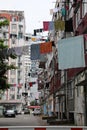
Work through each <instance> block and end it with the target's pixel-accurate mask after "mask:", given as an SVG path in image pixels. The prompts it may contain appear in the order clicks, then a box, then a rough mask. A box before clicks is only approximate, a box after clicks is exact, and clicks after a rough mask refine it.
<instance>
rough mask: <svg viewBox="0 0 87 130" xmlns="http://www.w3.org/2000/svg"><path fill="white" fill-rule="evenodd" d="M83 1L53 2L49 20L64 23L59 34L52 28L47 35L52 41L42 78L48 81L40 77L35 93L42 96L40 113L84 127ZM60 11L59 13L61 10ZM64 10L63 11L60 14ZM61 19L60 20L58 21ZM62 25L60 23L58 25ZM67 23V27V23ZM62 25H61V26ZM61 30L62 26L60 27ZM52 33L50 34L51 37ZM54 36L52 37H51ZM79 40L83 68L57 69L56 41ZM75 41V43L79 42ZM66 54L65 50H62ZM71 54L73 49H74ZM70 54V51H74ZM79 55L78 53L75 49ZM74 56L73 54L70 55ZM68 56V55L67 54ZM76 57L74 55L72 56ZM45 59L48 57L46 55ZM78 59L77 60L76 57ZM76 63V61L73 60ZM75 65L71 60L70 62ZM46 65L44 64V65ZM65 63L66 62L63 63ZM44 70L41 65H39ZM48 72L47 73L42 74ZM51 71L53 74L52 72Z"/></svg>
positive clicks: (86, 22) (86, 33)
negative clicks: (39, 93) (51, 51)
mask: <svg viewBox="0 0 87 130" xmlns="http://www.w3.org/2000/svg"><path fill="white" fill-rule="evenodd" d="M86 4H87V3H86V0H70V1H64V0H60V1H56V3H55V7H54V8H55V9H57V11H56V12H54V13H53V18H52V21H53V22H55V21H56V20H57V21H58V20H60V21H61V20H62V21H64V22H65V28H64V30H63V31H60V30H61V27H60V26H58V24H57V26H56V30H54V32H53V31H52V32H51V31H50V32H49V39H50V40H51V41H53V42H54V43H53V56H52V57H51V55H50V56H49V57H50V58H48V60H47V62H48V63H49V65H48V63H47V62H45V69H44V70H45V71H44V72H45V73H43V75H44V78H45V77H46V76H47V79H49V80H48V82H47V83H46V82H42V81H43V77H40V78H39V81H40V80H41V78H42V80H41V82H39V86H38V90H39V91H41V92H42V93H43V94H42V95H41V97H40V101H41V104H42V107H43V110H44V114H48V115H52V113H54V114H57V116H58V119H59V120H61V121H63V119H67V120H69V121H72V122H73V123H74V124H75V125H78V126H79V125H87V121H86V120H87V98H86V97H87V89H86V86H87V68H86V66H87V56H86V55H87V53H86V48H87V45H86V44H87V5H86ZM62 5H63V6H62ZM61 9H62V10H61ZM62 11H64V12H65V13H64V12H62ZM61 13H62V14H61ZM60 18H61V19H60ZM61 23H62V22H61ZM67 23H68V24H67ZM62 25H63V24H62ZM62 27H63V26H62ZM52 34H53V35H52ZM52 36H54V37H52ZM81 36H82V37H83V42H82V45H83V46H84V49H85V50H84V58H85V67H78V66H77V67H71V68H68V67H67V69H63V68H62V69H59V60H58V45H57V44H58V42H59V41H64V45H65V46H66V44H67V42H66V39H69V38H72V40H71V41H70V43H72V41H73V43H74V40H75V38H77V39H78V40H79V41H80V42H81V40H80V38H81ZM79 41H77V42H76V43H78V44H79V43H80V42H79ZM76 45H77V44H76ZM66 50H67V51H68V50H69V49H68V48H66ZM74 51H75V50H74ZM74 51H73V52H74ZM78 52H80V50H78ZM74 53H75V52H74ZM70 54H71V52H70ZM75 54H77V52H76V53H75ZM47 57H48V56H47ZM77 59H78V58H77ZM77 61H79V59H78V60H77ZM74 63H75V61H74ZM46 64H47V65H46ZM65 64H66V61H65ZM43 68H44V66H43ZM46 70H47V72H49V73H47V72H46ZM52 70H53V72H52Z"/></svg>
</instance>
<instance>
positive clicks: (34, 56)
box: [31, 44, 40, 60]
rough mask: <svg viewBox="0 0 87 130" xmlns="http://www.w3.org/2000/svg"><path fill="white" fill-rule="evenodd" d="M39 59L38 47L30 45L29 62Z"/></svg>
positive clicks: (37, 45)
mask: <svg viewBox="0 0 87 130" xmlns="http://www.w3.org/2000/svg"><path fill="white" fill-rule="evenodd" d="M39 59H40V45H39V44H32V45H31V60H39Z"/></svg>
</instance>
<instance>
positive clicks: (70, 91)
mask: <svg viewBox="0 0 87 130" xmlns="http://www.w3.org/2000/svg"><path fill="white" fill-rule="evenodd" d="M73 86H74V83H73V82H72V81H71V82H70V83H69V84H68V92H69V93H68V94H69V98H73V89H74V87H73Z"/></svg>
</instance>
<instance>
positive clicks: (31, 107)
mask: <svg viewBox="0 0 87 130" xmlns="http://www.w3.org/2000/svg"><path fill="white" fill-rule="evenodd" d="M28 108H30V109H33V108H40V106H28Z"/></svg>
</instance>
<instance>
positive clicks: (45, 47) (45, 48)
mask: <svg viewBox="0 0 87 130" xmlns="http://www.w3.org/2000/svg"><path fill="white" fill-rule="evenodd" d="M50 52H52V42H45V43H41V44H40V53H43V54H44V53H50Z"/></svg>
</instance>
